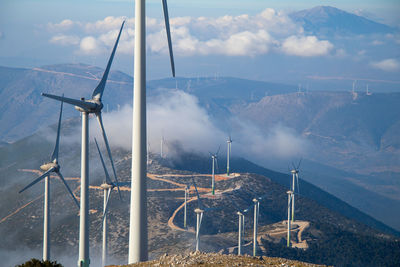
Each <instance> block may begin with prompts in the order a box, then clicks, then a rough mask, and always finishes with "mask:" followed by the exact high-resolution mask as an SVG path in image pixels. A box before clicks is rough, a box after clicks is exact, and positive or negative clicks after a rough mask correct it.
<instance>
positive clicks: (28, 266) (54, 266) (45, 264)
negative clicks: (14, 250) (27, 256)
mask: <svg viewBox="0 0 400 267" xmlns="http://www.w3.org/2000/svg"><path fill="white" fill-rule="evenodd" d="M16 267H63V266H62V265H61V264H59V263H57V262H56V261H43V260H38V259H31V260H29V261H27V262H25V263H23V264H21V265H17V266H16Z"/></svg>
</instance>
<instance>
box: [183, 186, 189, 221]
mask: <svg viewBox="0 0 400 267" xmlns="http://www.w3.org/2000/svg"><path fill="white" fill-rule="evenodd" d="M188 196H189V186H188V185H187V186H186V187H185V207H184V210H183V211H184V213H183V228H185V229H186V218H187V198H188Z"/></svg>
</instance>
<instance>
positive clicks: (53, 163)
mask: <svg viewBox="0 0 400 267" xmlns="http://www.w3.org/2000/svg"><path fill="white" fill-rule="evenodd" d="M62 109H63V102H61V108H60V116H59V118H58V127H57V138H56V145H55V147H54V151H53V154H52V155H51V158H50V162H48V163H45V164H43V165H42V166H40V169H42V170H43V171H45V173H43V174H42V175H41V176H40V177H39V178H36V179H35V180H34V181H33V182H32V183H30V184H28V185H27V186H25V187H24V188H23V189H21V190H20V191H19V193H22V192H24V191H25V190H26V189H28V188H30V187H31V186H33V185H34V184H36V183H38V182H40V181H41V180H43V179H45V186H44V209H43V213H44V214H43V260H44V261H47V260H50V174H51V173H55V174H57V176H58V177H59V178H60V179H61V181H62V182H63V183H64V185H65V187H66V188H67V190H68V192H69V194H70V195H71V196H72V199H73V200H74V202H75V204H76V205H77V206H78V208H79V203H78V200H76V198H75V196H74V194H73V193H72V191H71V189H70V187H69V186H68V184H67V182H66V181H65V179H64V177H63V175H62V174H61V172H60V168H61V167H60V165H59V164H58V148H59V143H60V129H61V117H62Z"/></svg>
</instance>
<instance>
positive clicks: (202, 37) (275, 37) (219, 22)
mask: <svg viewBox="0 0 400 267" xmlns="http://www.w3.org/2000/svg"><path fill="white" fill-rule="evenodd" d="M124 20H126V26H125V29H124V31H123V33H122V36H121V40H120V44H119V49H118V51H119V53H123V54H130V55H131V54H133V51H134V49H133V46H134V37H135V34H134V19H133V18H125V17H112V16H109V17H106V18H104V19H102V20H98V21H95V22H89V23H81V22H71V21H69V20H64V21H62V22H61V23H59V24H51V27H50V28H52V30H54V29H57V28H59V29H60V30H62V31H65V29H68V27H70V28H71V27H72V26H73V25H79V27H80V31H81V33H80V39H81V42H80V44H79V45H78V44H77V49H78V50H79V52H80V53H83V54H95V53H99V52H100V51H108V50H109V49H110V48H111V47H112V45H113V44H114V42H115V39H116V36H117V34H118V31H119V28H120V26H121V24H122V21H124ZM146 23H147V25H146V27H147V38H146V40H147V48H148V51H149V52H150V53H155V54H167V53H168V47H167V38H166V33H165V25H164V21H163V20H162V19H154V18H147V19H146ZM88 33H90V35H89V36H88V35H87V34H88ZM303 33H304V30H303V28H302V27H301V26H300V25H298V24H295V23H294V22H293V21H292V20H291V19H290V18H289V17H288V16H287V15H286V14H284V13H281V12H277V11H275V10H274V9H271V8H267V9H265V10H263V11H262V12H261V13H259V14H256V15H248V14H242V15H238V16H221V17H216V18H213V17H198V18H194V17H176V18H171V34H172V39H173V45H174V51H175V52H176V53H175V54H176V55H180V56H193V55H224V56H242V57H243V56H245V57H255V56H257V55H264V54H267V53H270V52H271V51H279V50H280V49H282V51H284V53H286V54H288V55H293V56H302V57H307V56H321V55H326V54H327V53H329V51H330V50H331V49H332V48H333V45H332V44H331V43H330V42H329V41H321V40H318V39H317V38H316V37H315V36H303ZM73 35H76V32H74V34H73ZM56 36H57V35H56ZM56 36H55V37H53V38H52V40H53V43H57V44H61V43H62V42H61V41H60V42H56V41H55V40H57V38H58V39H60V37H56Z"/></svg>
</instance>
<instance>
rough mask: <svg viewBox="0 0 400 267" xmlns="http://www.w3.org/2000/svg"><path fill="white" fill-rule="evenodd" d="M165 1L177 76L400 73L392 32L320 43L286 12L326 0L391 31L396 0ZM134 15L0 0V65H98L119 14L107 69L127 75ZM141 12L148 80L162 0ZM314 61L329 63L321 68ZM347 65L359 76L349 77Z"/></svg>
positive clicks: (156, 62) (65, 0) (155, 72)
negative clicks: (144, 20)
mask: <svg viewBox="0 0 400 267" xmlns="http://www.w3.org/2000/svg"><path fill="white" fill-rule="evenodd" d="M168 5H169V12H170V17H171V19H172V33H173V44H174V51H175V56H176V61H177V74H178V76H195V75H200V76H213V75H215V74H219V75H227V76H238V77H245V78H250V79H259V80H273V79H275V80H276V81H280V80H282V77H280V75H281V74H282V72H283V70H285V71H287V72H288V73H291V75H289V76H290V77H293V79H294V80H298V79H305V77H307V76H310V75H325V76H332V75H335V76H343V75H344V74H346V73H347V75H348V76H351V77H358V76H359V75H358V73H362V74H364V76H365V77H366V76H368V77H370V78H371V77H372V78H374V79H384V80H385V79H394V78H395V77H396V75H397V74H398V70H400V62H399V59H398V57H399V54H400V52H399V44H400V37H399V36H397V35H396V36H390V37H387V36H386V37H385V36H373V37H371V38H369V39H365V37H359V36H357V37H355V38H358V39H357V40H356V41H354V40H348V39H341V40H331V39H329V40H326V39H325V38H324V37H320V36H308V35H305V34H304V33H302V29H301V26H300V27H299V26H298V25H297V26H296V25H294V24H293V23H292V22H291V21H290V19H288V17H287V14H288V13H290V12H293V11H297V10H302V9H307V8H312V7H314V6H318V5H330V6H334V7H337V8H339V9H343V10H345V11H348V12H352V13H356V14H358V15H362V16H365V17H367V18H370V19H373V20H375V21H378V22H381V23H386V24H390V25H392V26H397V27H398V26H400V16H399V14H400V4H399V0H347V1H346V0H337V1H328V0H326V1H317V0H307V1H298V0H289V1H280V0H271V1H261V0H246V1H239V0H202V1H187V0H185V1H184V0H170V1H168ZM133 14H134V1H132V0H129V1H128V0H86V1H82V0H57V1H54V0H1V1H0V65H3V66H13V67H36V66H42V65H50V64H59V63H71V62H72V63H86V64H93V65H97V66H104V65H105V62H106V60H107V57H108V54H109V51H110V48H111V46H112V44H113V41H114V40H115V36H116V31H117V29H118V25H120V23H121V21H122V18H123V17H125V18H128V23H127V25H126V27H125V29H124V32H123V35H122V37H121V42H120V46H119V48H118V50H117V55H116V59H115V62H114V65H113V69H120V70H123V71H125V72H127V73H130V74H131V73H132V71H133V38H134V32H133V28H134V27H133V20H132V18H133ZM147 16H148V17H149V18H151V19H152V20H150V21H149V22H148V24H147V34H148V59H149V65H148V67H149V71H148V77H149V78H150V79H152V78H159V77H167V76H168V75H169V73H170V72H169V70H168V67H169V62H168V56H167V53H166V51H167V50H166V42H165V33H164V32H163V24H162V20H161V18H162V6H161V0H148V1H147ZM199 17H204V19H197V18H199ZM363 38H364V39H363ZM355 42H357V43H359V44H360V45H359V46H358V45H357V46H356V45H354V43H355ZM226 47H229V48H230V49H225V48H226ZM191 49H192V50H191ZM355 56H356V57H355ZM266 62H268V63H269V65H268V64H266ZM271 63H273V64H272V65H273V68H271ZM294 66H299V67H296V69H292V68H293V67H294ZM321 66H328V67H324V69H325V70H326V72H325V73H323V72H322V71H321ZM264 69H265V71H264ZM354 70H357V72H358V73H354V74H352V75H349V72H353V71H354ZM300 72H302V73H301V74H300ZM395 74H396V75H395ZM365 77H364V78H365ZM361 78H363V77H361ZM290 82H292V81H290Z"/></svg>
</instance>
